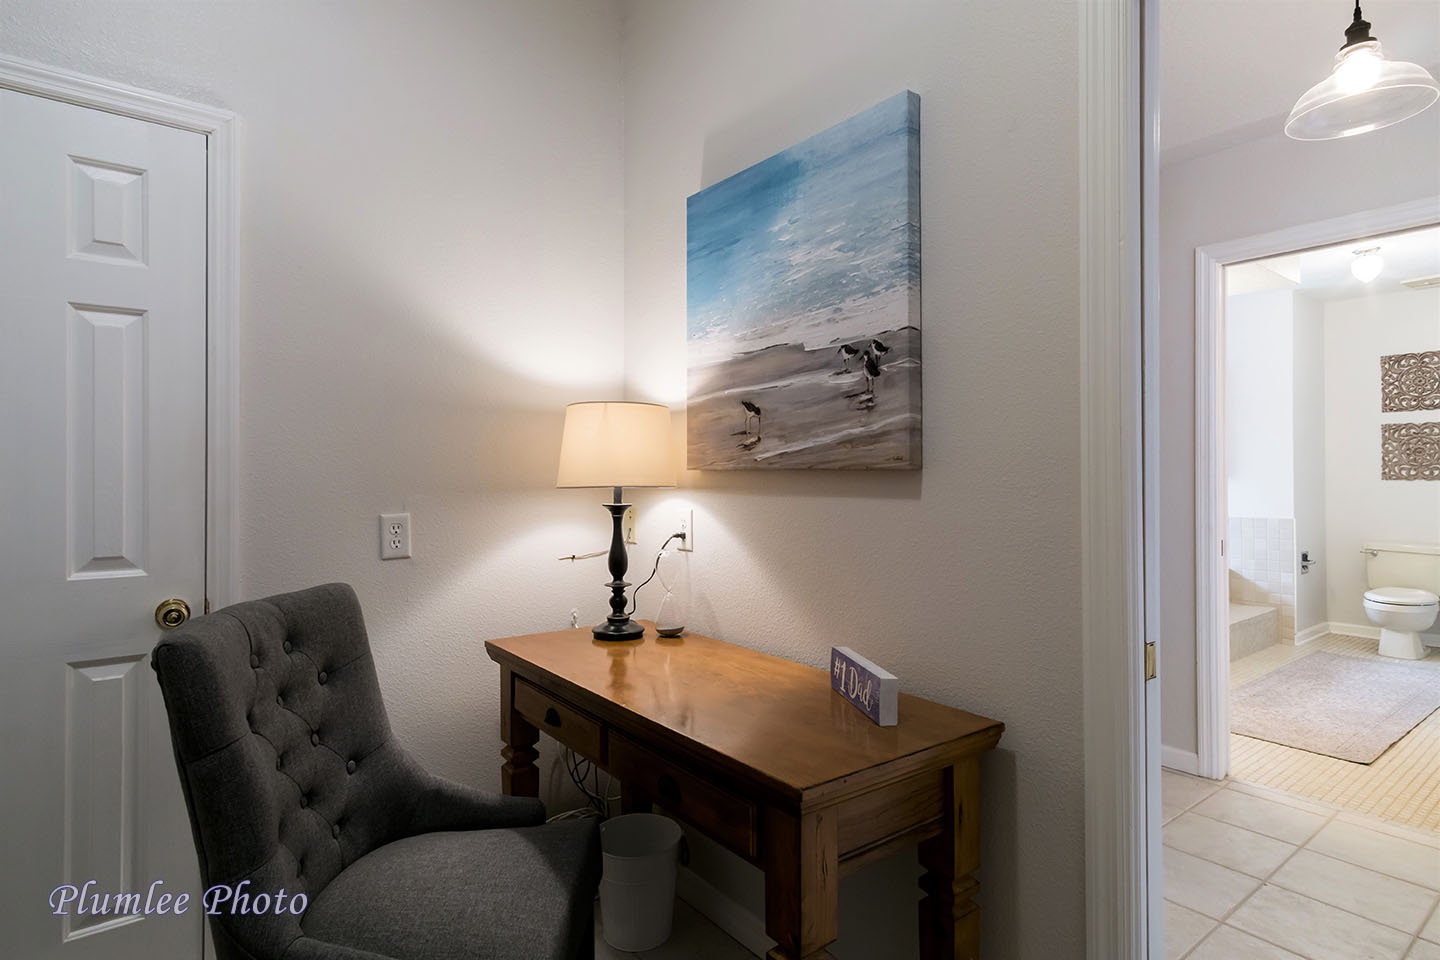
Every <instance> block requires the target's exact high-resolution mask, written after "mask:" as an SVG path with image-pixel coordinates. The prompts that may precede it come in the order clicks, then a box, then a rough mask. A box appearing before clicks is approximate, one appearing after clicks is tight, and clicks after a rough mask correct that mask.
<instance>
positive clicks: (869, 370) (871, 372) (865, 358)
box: [860, 350, 880, 393]
mask: <svg viewBox="0 0 1440 960" xmlns="http://www.w3.org/2000/svg"><path fill="white" fill-rule="evenodd" d="M860 362H861V365H862V366H863V367H864V369H865V390H866V392H868V393H874V392H875V381H876V380H877V379H878V378H879V376H880V364H879V363H877V362H876V360H875V354H873V353H871V352H870V351H869V350H866V351H865V352H864V353H862V354H861V355H860Z"/></svg>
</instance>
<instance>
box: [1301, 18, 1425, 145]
mask: <svg viewBox="0 0 1440 960" xmlns="http://www.w3.org/2000/svg"><path fill="white" fill-rule="evenodd" d="M1436 99H1440V84H1437V83H1436V82H1435V78H1434V77H1432V76H1430V73H1429V71H1427V70H1426V69H1425V68H1424V67H1421V66H1419V65H1417V64H1414V63H1406V62H1405V61H1403V60H1386V59H1385V55H1384V54H1382V53H1381V52H1380V41H1379V40H1377V39H1375V38H1374V37H1372V36H1370V24H1369V23H1368V22H1366V20H1365V19H1364V17H1362V16H1361V15H1360V4H1359V3H1358V2H1357V3H1356V4H1355V20H1354V22H1353V23H1351V24H1350V27H1349V29H1347V30H1346V31H1345V45H1344V46H1343V47H1341V48H1340V52H1339V53H1337V54H1336V55H1335V67H1334V68H1333V69H1332V70H1331V71H1330V76H1328V77H1326V78H1325V79H1324V80H1321V81H1320V82H1319V83H1317V84H1315V86H1313V87H1311V88H1310V89H1309V90H1306V91H1305V95H1304V96H1302V97H1301V98H1300V99H1299V100H1298V101H1296V103H1295V109H1293V110H1291V111H1290V117H1289V119H1287V120H1286V121H1285V134H1286V136H1288V137H1291V138H1292V139H1295V140H1335V139H1338V138H1340V137H1353V136H1356V135H1357V134H1361V133H1369V132H1370V131H1371V130H1379V129H1380V128H1381V127H1388V126H1390V124H1392V123H1399V122H1400V121H1401V120H1406V119H1408V118H1410V117H1413V116H1415V114H1417V113H1419V112H1420V111H1422V110H1424V109H1425V108H1426V107H1428V106H1430V104H1432V103H1434V102H1435V101H1436Z"/></svg>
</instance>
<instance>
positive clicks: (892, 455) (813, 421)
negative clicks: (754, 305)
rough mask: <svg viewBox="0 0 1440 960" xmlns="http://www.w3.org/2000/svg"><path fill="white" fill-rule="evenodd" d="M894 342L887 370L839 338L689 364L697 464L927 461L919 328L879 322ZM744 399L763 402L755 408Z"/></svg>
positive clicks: (910, 464)
mask: <svg viewBox="0 0 1440 960" xmlns="http://www.w3.org/2000/svg"><path fill="white" fill-rule="evenodd" d="M872 339H876V340H879V341H880V342H881V343H882V344H883V345H884V346H886V347H888V348H889V350H888V352H887V353H885V354H884V355H883V357H881V358H880V359H879V361H878V363H877V366H878V367H879V370H880V373H879V376H877V377H874V378H873V380H872V379H869V378H867V377H866V376H865V373H864V364H863V360H862V356H861V355H860V354H859V353H857V355H856V356H855V357H853V358H851V359H850V361H849V363H848V366H849V372H848V373H847V372H845V367H846V366H847V364H846V363H845V362H844V358H843V357H842V356H841V355H840V353H839V347H840V344H839V343H835V344H829V345H826V346H824V347H818V348H815V349H810V350H807V349H806V348H805V347H803V346H801V345H799V344H791V343H785V344H777V345H775V346H771V347H767V348H765V349H763V350H757V351H754V352H752V353H747V354H742V355H740V356H736V357H731V358H728V359H725V360H720V361H716V362H714V363H710V364H707V365H705V366H700V367H692V368H691V369H690V383H689V393H690V406H689V410H688V413H687V418H688V424H687V432H688V433H689V435H690V447H689V465H690V467H691V468H692V469H694V468H704V469H709V470H717V469H719V470H723V469H747V468H748V469H753V468H755V467H757V466H766V467H781V468H795V469H806V468H814V467H825V468H827V469H847V468H848V469H871V470H873V469H877V468H882V469H883V468H885V467H887V466H889V467H892V468H899V469H909V468H914V467H918V466H919V465H920V331H919V330H918V329H917V328H915V327H909V326H907V327H903V328H901V329H899V330H883V331H876V332H875V333H874V334H873V335H872V336H870V337H864V338H861V339H859V340H856V341H851V342H852V343H853V344H854V346H855V347H856V348H857V350H858V351H861V352H863V351H864V350H865V349H867V348H868V346H869V344H870V341H871V340H872ZM742 401H749V402H750V403H752V404H754V405H755V406H756V407H758V408H759V409H760V416H759V417H755V416H753V415H750V414H749V412H748V411H747V410H746V408H745V407H744V405H743V403H742Z"/></svg>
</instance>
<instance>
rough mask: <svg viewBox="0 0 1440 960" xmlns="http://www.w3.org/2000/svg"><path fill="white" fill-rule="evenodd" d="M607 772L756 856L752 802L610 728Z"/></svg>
mask: <svg viewBox="0 0 1440 960" xmlns="http://www.w3.org/2000/svg"><path fill="white" fill-rule="evenodd" d="M610 772H611V773H613V774H615V776H617V777H619V778H620V782H621V784H623V785H624V787H625V789H627V790H634V791H635V792H636V793H637V794H639V795H640V796H642V797H644V798H645V799H647V800H653V801H654V802H655V803H658V804H659V805H660V806H662V807H664V808H665V809H666V810H668V811H669V812H670V813H673V814H675V816H677V817H679V818H681V819H682V820H685V821H687V822H689V823H693V824H694V825H695V826H696V827H698V828H700V830H702V831H703V832H704V833H706V834H707V835H709V836H710V837H711V839H713V840H716V841H718V842H720V843H722V844H724V845H725V846H726V847H729V848H730V849H731V850H733V851H735V852H736V853H738V854H739V855H740V856H742V857H745V858H747V859H749V860H754V859H755V858H756V856H757V853H758V847H757V844H756V837H755V834H756V829H755V819H756V817H755V805H754V804H752V803H749V802H748V801H746V800H742V799H741V798H740V797H737V796H735V795H734V794H733V793H730V792H728V791H726V790H724V789H722V788H720V787H718V786H716V785H715V784H713V783H711V782H709V781H708V780H705V779H703V778H702V777H699V776H696V775H695V774H694V773H691V772H689V771H687V770H686V769H684V767H682V766H681V765H679V764H676V763H671V762H670V761H668V760H666V759H664V758H663V757H661V756H660V755H659V754H656V753H653V752H651V751H650V750H647V749H646V748H645V747H642V746H640V745H639V744H638V743H635V742H634V741H633V740H627V739H626V738H625V737H624V736H622V735H621V734H618V733H613V732H612V733H611V734H610Z"/></svg>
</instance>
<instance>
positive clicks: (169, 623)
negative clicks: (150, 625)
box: [155, 597, 190, 630]
mask: <svg viewBox="0 0 1440 960" xmlns="http://www.w3.org/2000/svg"><path fill="white" fill-rule="evenodd" d="M189 619H190V604H188V603H186V602H185V601H184V600H180V599H178V598H175V597H172V598H170V599H169V600H166V601H164V602H162V603H161V604H160V606H158V607H156V608H155V622H156V623H157V624H159V625H160V629H161V630H174V629H175V628H176V627H178V626H180V624H182V623H184V622H185V621H186V620H189Z"/></svg>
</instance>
